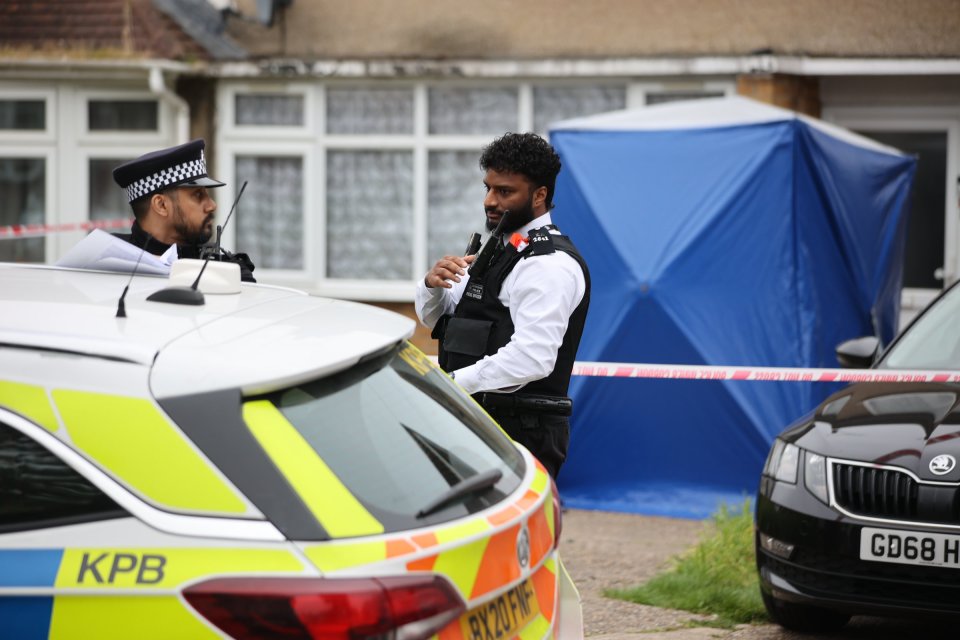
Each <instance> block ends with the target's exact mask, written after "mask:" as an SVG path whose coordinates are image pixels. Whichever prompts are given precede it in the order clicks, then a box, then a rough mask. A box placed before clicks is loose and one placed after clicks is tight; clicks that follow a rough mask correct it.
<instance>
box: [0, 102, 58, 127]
mask: <svg viewBox="0 0 960 640" xmlns="http://www.w3.org/2000/svg"><path fill="white" fill-rule="evenodd" d="M46 128H47V105H46V103H45V102H44V101H43V100H0V129H14V130H22V131H38V130H39V131H43V130H44V129H46Z"/></svg>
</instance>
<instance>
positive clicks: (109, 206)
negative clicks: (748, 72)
mask: <svg viewBox="0 0 960 640" xmlns="http://www.w3.org/2000/svg"><path fill="white" fill-rule="evenodd" d="M130 159H131V158H111V159H105V158H97V159H95V160H90V168H89V174H90V180H89V185H88V186H89V189H88V191H87V193H89V194H90V202H89V203H88V204H89V208H88V209H87V211H89V212H90V219H91V220H115V219H117V218H129V217H130V216H131V215H133V212H132V211H131V209H130V205H129V204H127V194H126V192H125V191H124V190H123V189H121V188H120V187H118V186H117V183H116V182H114V181H113V168H114V167H116V166H117V165H119V164H122V163H124V162H126V161H127V160H130Z"/></svg>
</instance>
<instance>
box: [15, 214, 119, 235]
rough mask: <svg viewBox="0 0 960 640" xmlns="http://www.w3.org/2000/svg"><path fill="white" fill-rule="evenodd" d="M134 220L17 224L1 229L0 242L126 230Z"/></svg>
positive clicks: (115, 219)
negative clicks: (52, 234) (71, 232)
mask: <svg viewBox="0 0 960 640" xmlns="http://www.w3.org/2000/svg"><path fill="white" fill-rule="evenodd" d="M132 222H133V218H114V219H112V220H90V221H87V222H63V223H60V224H15V225H10V226H6V227H0V240H10V239H14V238H40V237H43V236H46V235H49V234H51V233H62V232H66V231H91V230H93V229H126V228H129V227H130V225H131V223H132Z"/></svg>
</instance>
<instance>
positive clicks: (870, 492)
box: [831, 460, 960, 525]
mask: <svg viewBox="0 0 960 640" xmlns="http://www.w3.org/2000/svg"><path fill="white" fill-rule="evenodd" d="M831 467H832V472H833V499H834V502H835V504H837V505H838V506H839V507H841V508H842V509H844V510H845V511H847V512H849V513H851V514H854V515H860V516H866V517H871V518H885V519H889V520H907V521H911V522H916V521H922V522H937V523H944V524H957V525H960V487H958V486H956V485H943V484H928V483H922V482H918V481H917V480H916V479H915V478H914V477H913V476H911V475H910V474H908V473H906V472H905V471H899V470H897V469H894V468H890V467H883V468H877V467H867V466H863V465H859V464H849V463H845V462H841V461H837V460H834V461H833V462H832V465H831Z"/></svg>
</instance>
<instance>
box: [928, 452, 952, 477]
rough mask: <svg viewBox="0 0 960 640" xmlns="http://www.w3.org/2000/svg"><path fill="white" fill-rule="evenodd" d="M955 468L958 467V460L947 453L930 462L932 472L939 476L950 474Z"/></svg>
mask: <svg viewBox="0 0 960 640" xmlns="http://www.w3.org/2000/svg"><path fill="white" fill-rule="evenodd" d="M955 466H957V459H956V458H954V457H953V456H951V455H948V454H946V453H942V454H940V455H939V456H937V457H936V458H934V459H933V460H931V461H930V471H931V472H933V473H934V474H936V475H938V476H942V475H946V474H948V473H950V472H951V471H953V468H954V467H955Z"/></svg>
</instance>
